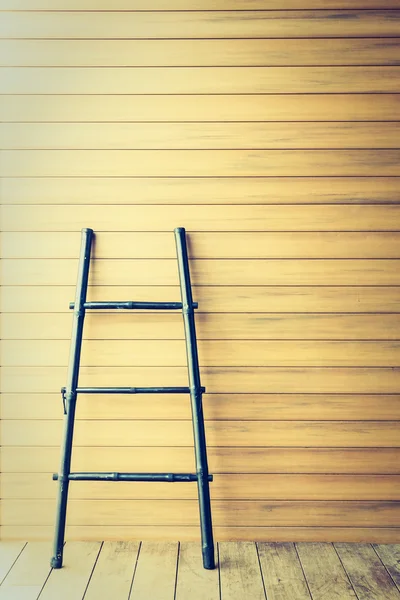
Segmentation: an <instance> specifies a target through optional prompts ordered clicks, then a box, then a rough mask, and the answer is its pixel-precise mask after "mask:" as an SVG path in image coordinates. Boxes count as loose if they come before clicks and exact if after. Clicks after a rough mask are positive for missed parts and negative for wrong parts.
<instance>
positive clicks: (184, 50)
mask: <svg viewBox="0 0 400 600" xmlns="http://www.w3.org/2000/svg"><path fill="white" fill-rule="evenodd" d="M338 21H339V19H338ZM398 21H399V23H400V18H399V19H398ZM339 27H340V26H339V24H338V30H339ZM90 29H91V27H90ZM92 35H93V34H92ZM153 35H154V34H153ZM186 35H187V34H186ZM211 35H212V34H211V33H210V31H208V34H207V37H210V36H211ZM281 35H282V37H285V36H284V34H283V32H282V33H281ZM397 35H400V25H399V26H398V33H397ZM131 36H132V34H131ZM131 36H130V37H131ZM29 37H30V36H29ZM251 37H254V34H253V35H252V36H251ZM0 56H1V57H2V59H1V66H5V67H225V66H227V67H266V66H277V65H280V66H316V65H317V66H320V65H327V66H344V65H352V66H355V65H368V66H371V65H399V64H400V45H399V43H398V40H397V39H396V38H386V39H385V40H384V42H383V43H382V41H381V40H380V39H379V38H377V39H375V38H372V39H365V38H364V39H349V38H347V39H346V38H341V39H332V38H330V39H304V40H301V39H295V40H290V39H289V40H288V39H278V40H272V39H240V40H232V39H229V40H210V39H202V40H193V39H188V40H168V41H166V40H165V39H163V40H115V39H113V40H104V39H102V40H48V39H46V40H44V39H41V40H0Z"/></svg>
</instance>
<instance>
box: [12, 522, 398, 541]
mask: <svg viewBox="0 0 400 600" xmlns="http://www.w3.org/2000/svg"><path fill="white" fill-rule="evenodd" d="M53 529H54V528H53V526H51V525H3V526H2V528H1V531H2V536H3V537H7V538H8V539H14V540H21V539H25V538H26V537H27V536H29V539H30V540H50V539H51V538H52V535H53ZM213 529H214V536H215V539H216V540H221V541H237V540H238V539H239V540H241V541H248V542H253V543H254V541H255V540H256V541H259V542H265V541H270V542H276V541H277V540H278V541H279V542H293V540H294V541H295V542H297V541H302V542H304V541H307V542H315V541H325V540H326V539H328V540H330V541H342V540H349V541H351V542H355V541H360V542H361V543H370V542H371V541H372V542H377V543H381V544H384V543H392V544H393V543H396V542H398V540H399V534H400V528H399V527H397V528H396V527H324V526H321V527H314V526H313V527H304V526H298V527H279V526H278V527H274V526H267V527H257V526H255V527H214V528H213ZM96 536H97V537H99V536H100V537H102V538H103V539H104V538H107V539H108V540H112V541H121V540H125V541H132V540H140V539H143V538H145V539H146V540H152V541H156V542H159V541H160V540H161V541H166V542H168V541H170V540H171V539H173V538H174V537H179V539H180V540H183V541H188V542H193V541H196V542H197V543H199V541H200V530H199V527H198V526H176V525H172V526H171V525H158V526H151V525H144V526H140V525H131V526H127V525H96V526H91V525H68V524H67V539H68V540H70V541H72V540H79V541H82V540H88V541H97V537H96Z"/></svg>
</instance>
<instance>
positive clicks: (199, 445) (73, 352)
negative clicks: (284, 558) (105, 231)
mask: <svg viewBox="0 0 400 600" xmlns="http://www.w3.org/2000/svg"><path fill="white" fill-rule="evenodd" d="M174 234H175V243H176V252H177V259H178V270H179V282H180V290H181V300H182V301H181V302H131V301H128V302H87V301H86V295H87V287H88V279H89V265H90V252H91V246H92V239H93V236H94V232H93V230H92V229H82V240H81V251H80V258H79V266H78V280H77V286H76V294H75V302H74V303H71V304H70V308H71V309H73V311H74V318H73V326H72V334H71V347H70V355H69V364H68V371H67V383H66V387H63V388H61V394H62V400H63V406H64V415H65V417H64V434H63V441H62V446H61V464H60V471H59V473H55V474H54V475H53V480H58V498H57V509H56V524H55V532H54V547H53V556H52V558H51V563H50V564H51V566H52V567H53V568H54V569H59V568H61V567H62V563H63V547H64V539H65V523H66V512H67V502H68V488H69V482H70V481H165V482H190V481H197V488H198V499H199V512H200V530H201V544H202V555H203V566H204V568H205V569H214V568H215V562H214V542H213V531H212V520H211V504H210V488H209V482H210V481H212V479H213V477H212V475H210V474H209V472H208V464H207V448H206V438H205V430H204V417H203V407H202V394H203V393H204V392H205V388H204V387H202V386H201V383H200V369H199V360H198V353H197V341H196V327H195V317H194V309H195V308H197V307H198V304H197V302H193V298H192V289H191V283H190V271H189V260H188V253H187V246H186V233H185V229H184V228H183V227H178V228H177V229H175V230H174ZM119 309H127V310H135V309H136V310H143V309H147V310H181V311H182V315H183V324H184V330H185V341H186V355H187V366H188V375H189V386H188V387H78V378H79V366H80V356H81V348H82V337H83V323H84V319H85V312H86V310H119ZM79 394H190V401H191V410H192V424H193V437H194V452H195V461H196V473H90V472H84V473H83V472H82V473H71V470H70V469H71V454H72V440H73V433H74V422H75V409H76V401H77V398H78V395H79Z"/></svg>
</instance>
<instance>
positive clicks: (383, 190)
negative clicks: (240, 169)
mask: <svg viewBox="0 0 400 600" xmlns="http://www.w3.org/2000/svg"><path fill="white" fill-rule="evenodd" d="M121 97H123V96H121ZM155 97H157V96H152V98H155ZM239 97H240V96H239ZM252 97H253V98H254V97H256V96H252ZM266 97H267V98H269V96H266ZM316 97H317V98H319V96H316ZM346 97H347V96H346ZM356 97H357V98H363V97H364V96H363V95H361V94H360V95H357V96H356ZM373 97H374V98H379V97H381V98H386V97H387V96H386V95H382V96H378V95H374V96H373ZM27 98H28V101H29V103H30V105H31V106H32V105H33V106H36V105H37V104H36V103H33V99H32V98H31V97H27ZM74 98H75V96H68V101H71V102H73V99H74ZM87 98H89V99H90V98H92V97H91V96H87ZM135 98H141V96H137V97H135ZM167 98H168V96H167ZM184 98H185V102H187V101H188V100H186V99H187V98H190V97H188V96H184ZM209 98H211V99H212V101H213V102H214V98H216V99H218V98H219V96H209ZM221 98H223V101H224V102H228V100H227V98H231V96H228V97H223V96H221ZM285 98H292V96H285ZM304 98H305V99H306V100H307V102H311V100H310V101H309V100H308V99H309V98H310V96H304ZM329 98H332V99H333V101H335V104H336V103H337V105H338V106H340V100H339V101H337V102H336V100H337V96H336V95H335V96H332V97H329ZM396 98H399V99H400V95H399V96H396ZM129 101H130V102H133V100H131V99H130V100H129ZM215 101H217V100H215ZM399 101H400V100H399ZM196 102H197V100H196ZM92 103H93V101H92V100H91V106H92ZM279 103H280V104H281V102H280V100H279ZM94 106H96V104H95V105H94ZM93 110H94V109H93ZM246 112H247V111H246ZM252 112H253V111H252V108H250V113H252ZM46 113H47V111H46ZM181 113H182V111H180V114H181ZM24 114H25V113H24ZM249 116H250V115H249ZM263 118H264V117H263ZM309 118H311V117H309ZM398 196H399V180H398V179H397V178H395V177H355V178H353V177H352V178H349V177H334V178H329V177H318V178H312V177H297V178H296V177H283V178H282V177H256V178H255V177H247V178H246V177H244V178H242V177H239V178H238V177H230V178H229V177H228V178H218V177H217V178H203V179H199V178H190V177H189V178H186V177H185V178H179V177H175V178H174V177H164V178H163V177H157V178H155V179H147V178H140V177H135V178H132V177H118V178H113V177H104V176H102V177H98V178H95V177H68V176H67V177H55V178H53V177H52V178H40V177H30V178H29V177H28V178H23V179H21V178H18V179H14V178H3V180H2V197H3V201H4V204H13V205H15V204H24V205H27V204H35V205H42V204H46V205H57V210H61V211H65V210H66V209H65V208H63V207H62V206H60V205H65V204H67V205H73V209H74V211H79V210H84V209H81V208H77V206H76V205H77V204H86V205H93V204H95V205H96V213H97V212H99V213H100V214H102V212H103V211H104V210H108V213H109V214H108V217H107V218H108V219H109V218H111V217H112V212H114V211H110V210H109V209H106V208H105V207H104V206H101V205H103V204H112V205H114V204H115V203H116V202H117V201H118V205H122V204H140V205H143V204H157V205H160V204H167V205H169V206H168V209H169V211H174V210H175V209H174V206H173V205H175V204H179V205H191V204H198V205H202V204H207V210H208V211H210V212H211V214H213V211H215V210H217V209H216V208H215V207H213V206H210V205H214V204H224V205H231V204H234V205H243V206H246V205H247V204H251V205H255V204H262V205H264V204H285V205H286V204H291V205H293V204H341V205H342V204H352V205H354V204H371V203H372V204H396V203H397V202H398ZM364 208H366V207H365V206H364ZM341 209H342V210H345V208H344V207H343V206H342V207H341ZM7 210H9V209H7ZM24 210H28V212H30V211H29V209H28V207H25V209H24ZM35 210H37V211H41V210H43V209H42V208H41V207H40V206H36V207H35ZM46 210H48V211H50V210H52V209H51V207H47V209H46ZM53 210H54V209H53ZM125 210H133V209H127V208H126V207H122V206H119V207H118V211H122V213H121V214H122V215H123V218H122V220H124V221H125V222H128V223H130V222H132V223H135V230H136V229H137V225H136V223H137V221H138V215H135V219H134V220H133V221H130V220H129V221H126V219H125V215H124V212H125ZM141 210H142V208H141ZM158 210H162V209H161V207H159V208H157V211H158ZM188 210H190V208H189V209H188V208H183V206H180V211H182V217H183V218H184V219H185V223H186V227H188V225H187V223H189V222H190V219H189V214H188ZM192 210H193V209H192ZM223 210H224V211H225V213H226V211H231V210H233V208H229V207H228V206H224V207H223ZM242 210H244V209H243V208H242ZM252 210H255V211H258V210H261V209H260V208H259V207H255V206H252ZM291 210H294V207H292V208H291ZM366 210H367V211H368V210H373V209H372V207H368V208H366ZM69 213H70V214H71V213H72V211H69ZM172 214H173V213H172ZM256 214H257V213H256ZM296 216H297V218H298V215H296ZM64 217H65V212H64ZM155 217H156V213H154V211H153V218H155ZM94 218H96V215H95V214H93V211H91V214H90V222H91V223H98V221H93V219H94ZM258 218H259V215H258ZM21 219H22V215H20V214H19V215H18V223H19V222H20V220H21ZM70 219H71V216H70ZM164 219H165V215H164ZM241 220H243V215H242V216H241ZM257 220H258V219H257ZM182 222H183V221H182ZM168 223H169V221H167V222H166V224H167V225H168ZM52 225H54V224H52ZM175 225H176V221H175V223H174V224H173V225H172V228H173V227H175ZM221 226H222V225H221V224H219V231H221ZM81 227H82V225H81V221H80V222H79V223H77V225H76V226H74V227H73V229H69V231H74V232H76V231H79V229H80V228H81ZM152 227H154V224H153V225H152ZM229 227H230V229H229V231H232V229H233V230H237V226H235V222H234V220H233V218H232V214H230V215H229ZM67 228H68V222H67V221H66V220H65V219H64V227H63V228H62V229H61V231H67V230H68V229H67ZM113 228H114V229H113V230H114V231H115V230H116V229H115V225H114V224H113ZM3 229H4V228H3ZM96 229H97V230H98V229H99V228H98V227H96ZM166 229H167V228H166ZM166 229H164V231H166ZM168 229H171V228H169V227H168ZM265 229H266V227H264V231H265ZM353 229H354V226H353ZM14 230H15V227H14ZM102 230H103V231H104V230H107V229H106V228H105V227H104V224H103V227H102ZM241 230H243V229H241ZM336 230H337V229H336ZM146 231H149V228H147V230H146ZM151 231H154V228H152V229H151ZM206 231H212V221H210V222H209V223H208V226H207V227H206Z"/></svg>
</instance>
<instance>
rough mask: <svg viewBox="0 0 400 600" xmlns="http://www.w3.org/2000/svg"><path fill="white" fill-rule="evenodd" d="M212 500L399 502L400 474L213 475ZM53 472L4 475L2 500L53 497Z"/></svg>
mask: <svg viewBox="0 0 400 600" xmlns="http://www.w3.org/2000/svg"><path fill="white" fill-rule="evenodd" d="M210 488H211V497H212V499H214V500H226V499H229V500H399V499H400V476H399V475H281V474H279V475H264V474H252V475H249V474H243V473H240V474H237V475H226V474H221V475H219V474H217V475H214V480H213V482H212V483H211V485H210ZM56 494H57V485H56V483H55V482H54V481H53V480H52V474H51V473H3V474H2V498H3V499H5V500H13V499H36V498H37V499H54V498H55V497H56ZM69 497H70V498H71V500H129V499H133V500H196V499H197V487H196V486H195V485H179V484H175V485H166V484H165V483H157V482H150V483H146V482H118V483H117V484H116V483H115V482H104V481H103V482H101V481H95V482H93V481H92V482H90V481H80V482H77V483H76V484H75V483H72V484H71V486H70V495H69Z"/></svg>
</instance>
